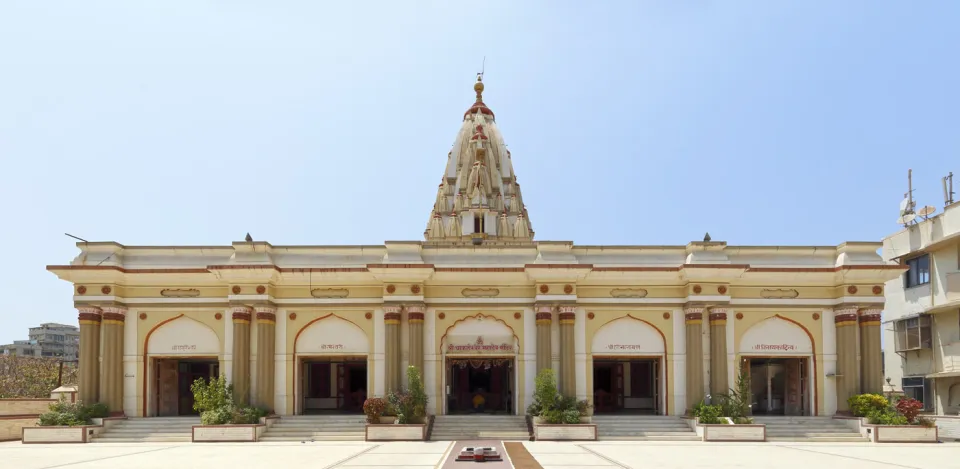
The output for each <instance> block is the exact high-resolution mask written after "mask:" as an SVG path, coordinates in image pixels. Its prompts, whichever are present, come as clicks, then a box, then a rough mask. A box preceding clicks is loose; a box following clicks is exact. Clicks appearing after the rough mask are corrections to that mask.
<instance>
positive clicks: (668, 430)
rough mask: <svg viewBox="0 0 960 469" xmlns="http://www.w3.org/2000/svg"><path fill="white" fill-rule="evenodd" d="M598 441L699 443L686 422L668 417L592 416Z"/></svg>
mask: <svg viewBox="0 0 960 469" xmlns="http://www.w3.org/2000/svg"><path fill="white" fill-rule="evenodd" d="M593 423H594V424H596V425H597V438H598V439H600V440H650V441H699V440H700V437H698V436H697V432H695V431H693V429H692V428H690V425H688V424H687V422H686V421H685V420H684V419H682V418H680V417H674V416H668V415H594V416H593Z"/></svg>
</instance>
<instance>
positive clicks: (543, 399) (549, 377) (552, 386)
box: [527, 368, 561, 418]
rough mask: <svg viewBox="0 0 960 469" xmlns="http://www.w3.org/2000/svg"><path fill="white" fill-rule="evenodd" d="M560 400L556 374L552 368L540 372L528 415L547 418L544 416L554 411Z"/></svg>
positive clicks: (536, 379)
mask: <svg viewBox="0 0 960 469" xmlns="http://www.w3.org/2000/svg"><path fill="white" fill-rule="evenodd" d="M560 398H561V397H560V391H558V390H557V375H556V373H554V372H553V369H552V368H545V369H543V370H540V372H539V373H537V377H536V378H534V381H533V403H532V404H530V405H529V406H528V407H527V414H528V415H531V416H534V417H544V418H546V417H545V416H544V414H545V413H546V412H549V411H550V410H551V409H554V408H555V407H556V405H557V402H558V401H559V400H560Z"/></svg>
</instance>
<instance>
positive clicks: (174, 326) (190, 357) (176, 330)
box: [144, 314, 221, 417]
mask: <svg viewBox="0 0 960 469" xmlns="http://www.w3.org/2000/svg"><path fill="white" fill-rule="evenodd" d="M144 349H145V350H144V355H145V356H144V368H145V370H146V373H145V376H144V387H145V388H146V390H147V392H146V393H144V400H145V401H146V404H147V405H146V406H145V408H144V415H149V416H160V417H166V416H176V415H194V414H196V413H197V412H196V411H195V410H193V392H191V391H190V385H191V384H193V382H194V381H196V380H197V379H200V378H205V379H210V378H216V377H218V376H219V375H220V358H219V357H220V353H221V350H220V337H218V336H217V333H216V332H214V330H213V329H211V328H210V327H209V326H207V325H206V324H203V323H201V322H199V321H196V320H193V319H190V318H188V317H186V316H184V315H182V314H181V315H180V316H177V317H175V318H172V319H169V320H167V321H164V322H161V323H160V324H158V325H157V327H156V328H154V329H153V330H152V331H151V332H150V333H148V334H147V338H146V341H145V344H144Z"/></svg>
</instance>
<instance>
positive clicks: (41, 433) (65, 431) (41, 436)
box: [20, 417, 126, 444]
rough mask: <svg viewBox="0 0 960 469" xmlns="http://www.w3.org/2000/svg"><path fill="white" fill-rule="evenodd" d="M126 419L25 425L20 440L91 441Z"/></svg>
mask: <svg viewBox="0 0 960 469" xmlns="http://www.w3.org/2000/svg"><path fill="white" fill-rule="evenodd" d="M124 419H126V417H107V418H95V419H92V420H93V424H92V425H74V426H44V427H23V428H21V429H20V432H21V433H20V440H21V442H22V443H24V444H31V443H89V442H90V440H91V439H92V438H93V437H95V436H97V435H99V434H100V433H102V432H103V431H104V430H105V429H107V428H110V427H111V426H113V424H114V423H116V422H118V421H120V420H124Z"/></svg>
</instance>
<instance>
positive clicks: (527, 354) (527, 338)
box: [516, 308, 537, 415]
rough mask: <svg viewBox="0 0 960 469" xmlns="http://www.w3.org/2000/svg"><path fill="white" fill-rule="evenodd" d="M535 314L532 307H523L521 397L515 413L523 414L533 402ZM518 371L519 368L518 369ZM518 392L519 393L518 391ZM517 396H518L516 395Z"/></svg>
mask: <svg viewBox="0 0 960 469" xmlns="http://www.w3.org/2000/svg"><path fill="white" fill-rule="evenodd" d="M536 344H537V314H536V312H535V311H534V310H533V309H532V308H524V309H523V350H521V353H522V355H521V359H522V360H523V369H524V376H522V377H521V378H522V379H523V383H524V385H523V386H524V388H523V389H524V391H523V399H522V400H521V401H520V402H519V403H518V405H517V409H516V410H517V414H520V415H523V413H524V412H526V410H527V406H528V405H530V403H532V402H533V386H534V379H535V378H536V376H537V345H536ZM518 371H519V370H518ZM518 394H519V393H518ZM518 397H519V396H518Z"/></svg>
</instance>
